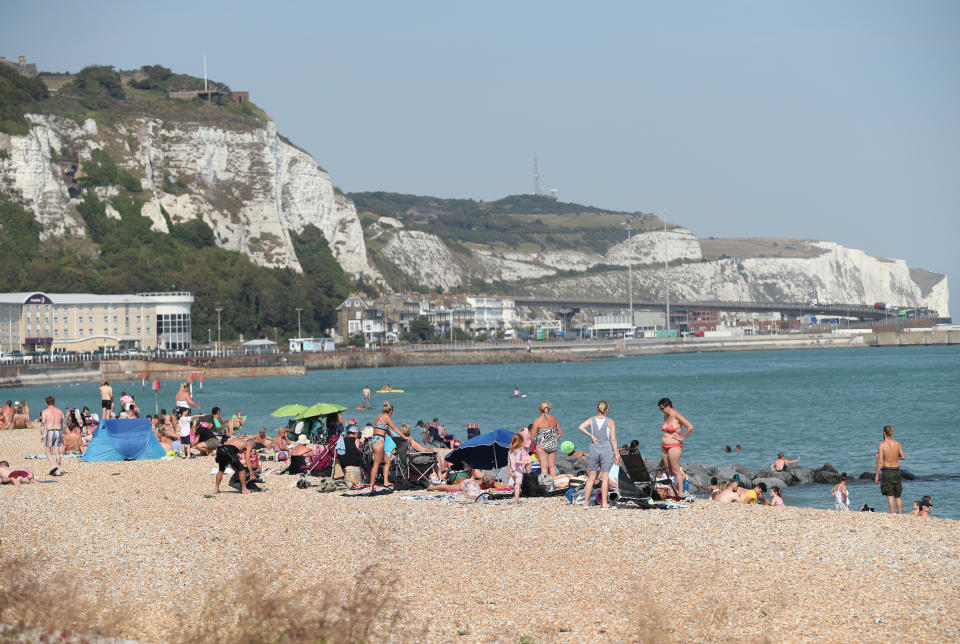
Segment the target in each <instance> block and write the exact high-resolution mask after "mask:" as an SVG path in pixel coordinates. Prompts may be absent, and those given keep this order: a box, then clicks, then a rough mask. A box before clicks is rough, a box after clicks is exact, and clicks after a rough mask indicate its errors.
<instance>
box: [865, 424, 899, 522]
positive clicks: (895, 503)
mask: <svg viewBox="0 0 960 644" xmlns="http://www.w3.org/2000/svg"><path fill="white" fill-rule="evenodd" d="M905 458H907V457H906V456H904V455H903V447H902V446H901V445H900V442H899V441H895V440H893V427H891V426H890V425H887V426H886V427H884V428H883V440H882V441H881V442H880V444H879V445H878V446H877V474H876V476H874V477H873V482H874V483H879V484H880V494H882V495H884V496H885V497H887V506H889V508H890V514H902V513H903V501H901V499H900V495H901V494H902V493H903V485H902V479H901V478H900V461H902V460H904V459H905ZM881 478H882V479H883V482H882V483H881V481H880V479H881ZM894 507H896V512H894Z"/></svg>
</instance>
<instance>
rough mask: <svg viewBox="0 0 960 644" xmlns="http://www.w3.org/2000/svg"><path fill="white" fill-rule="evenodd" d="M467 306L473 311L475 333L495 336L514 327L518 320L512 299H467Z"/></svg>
mask: <svg viewBox="0 0 960 644" xmlns="http://www.w3.org/2000/svg"><path fill="white" fill-rule="evenodd" d="M466 300H467V304H468V305H469V306H470V308H472V309H473V331H474V332H475V333H487V334H489V335H493V334H495V333H496V332H497V331H499V330H501V329H509V328H511V327H513V323H514V321H515V320H516V319H517V309H516V305H515V303H514V301H513V300H512V299H501V298H499V297H467V298H466Z"/></svg>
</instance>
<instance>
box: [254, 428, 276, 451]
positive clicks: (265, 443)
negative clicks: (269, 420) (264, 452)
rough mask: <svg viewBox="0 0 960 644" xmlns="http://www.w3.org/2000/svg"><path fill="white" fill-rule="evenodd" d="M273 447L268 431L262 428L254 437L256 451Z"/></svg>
mask: <svg viewBox="0 0 960 644" xmlns="http://www.w3.org/2000/svg"><path fill="white" fill-rule="evenodd" d="M272 446H273V439H272V438H270V437H269V436H267V429H266V428H265V427H261V428H260V431H259V432H257V433H256V434H254V435H253V447H254V449H270V448H271V447H272Z"/></svg>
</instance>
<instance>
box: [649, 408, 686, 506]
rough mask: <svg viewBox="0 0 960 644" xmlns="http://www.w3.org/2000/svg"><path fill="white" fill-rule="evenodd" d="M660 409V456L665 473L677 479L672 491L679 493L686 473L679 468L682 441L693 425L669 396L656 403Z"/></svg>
mask: <svg viewBox="0 0 960 644" xmlns="http://www.w3.org/2000/svg"><path fill="white" fill-rule="evenodd" d="M657 405H658V406H659V407H660V411H662V412H663V425H661V426H660V430H661V431H662V432H663V438H662V439H660V456H661V458H663V462H664V463H665V464H666V466H667V474H668V475H670V476H673V477H676V479H677V487H676V489H675V490H674V492H676V493H677V496H679V495H680V490H682V489H683V481H684V479H686V478H687V475H686V474H684V473H683V470H682V469H680V456H681V454H683V441H685V440H687V437H688V436H690V432H692V431H693V425H691V424H690V421H689V420H687V419H686V418H684V417H683V414H681V413H680V412H678V411H677V410H676V409H674V408H673V403H672V402H670V399H669V398H661V399H660V402H658V403H657ZM684 429H686V433H684V431H683V430H684Z"/></svg>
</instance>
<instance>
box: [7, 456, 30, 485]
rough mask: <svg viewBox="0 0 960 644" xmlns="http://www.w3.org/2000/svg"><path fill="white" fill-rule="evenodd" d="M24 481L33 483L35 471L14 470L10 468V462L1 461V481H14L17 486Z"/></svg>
mask: <svg viewBox="0 0 960 644" xmlns="http://www.w3.org/2000/svg"><path fill="white" fill-rule="evenodd" d="M24 481H26V482H27V483H33V482H34V479H33V472H31V471H30V470H14V469H11V468H10V463H8V462H6V461H0V483H3V484H7V483H13V485H15V486H16V487H20V484H21V483H23V482H24Z"/></svg>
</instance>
